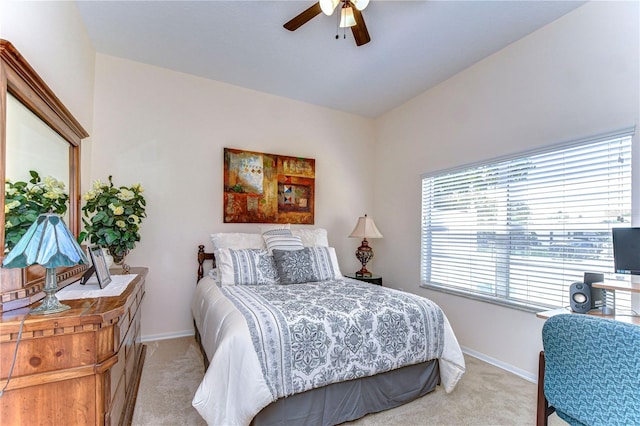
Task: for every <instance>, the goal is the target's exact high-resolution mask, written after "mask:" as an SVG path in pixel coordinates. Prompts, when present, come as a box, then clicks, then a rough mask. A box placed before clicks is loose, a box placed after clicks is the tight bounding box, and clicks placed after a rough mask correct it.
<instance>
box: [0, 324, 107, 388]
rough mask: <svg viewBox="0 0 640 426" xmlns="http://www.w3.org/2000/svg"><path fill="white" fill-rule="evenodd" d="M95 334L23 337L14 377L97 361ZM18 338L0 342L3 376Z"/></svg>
mask: <svg viewBox="0 0 640 426" xmlns="http://www.w3.org/2000/svg"><path fill="white" fill-rule="evenodd" d="M94 339H95V337H94V334H93V333H79V334H69V335H57V336H48V337H38V338H23V339H22V340H21V341H20V347H19V349H18V355H19V356H18V357H17V359H16V365H15V367H14V370H13V377H19V376H26V375H29V374H37V373H44V372H47V371H55V370H61V369H67V368H72V367H81V366H83V365H92V364H93V363H95V360H96V356H95V350H94V348H95V343H94V342H95V340H94ZM15 348H16V343H15V342H3V343H1V344H0V377H1V378H3V379H6V377H7V374H8V372H9V370H10V369H11V363H12V361H13V354H14V351H15Z"/></svg>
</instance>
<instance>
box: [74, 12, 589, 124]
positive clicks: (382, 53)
mask: <svg viewBox="0 0 640 426" xmlns="http://www.w3.org/2000/svg"><path fill="white" fill-rule="evenodd" d="M313 3H314V1H313V0H309V1H269V0H258V1H244V0H235V1H78V8H79V10H80V14H81V15H82V18H83V20H84V22H85V24H86V27H87V30H88V32H89V35H90V37H91V39H92V40H93V43H94V46H95V48H96V50H97V51H98V52H100V53H104V54H108V55H113V56H118V57H122V58H127V59H131V60H134V61H138V62H143V63H147V64H152V65H156V66H160V67H165V68H169V69H173V70H176V71H181V72H185V73H189V74H193V75H197V76H201V77H205V78H209V79H212V80H217V81H222V82H227V83H230V84H234V85H237V86H243V87H246V88H250V89H254V90H258V91H261V92H266V93H271V94H274V95H278V96H283V97H287V98H291V99H297V100H300V101H304V102H308V103H311V104H316V105H321V106H325V107H329V108H333V109H337V110H340V111H346V112H351V113H354V114H359V115H362V116H366V117H377V116H379V115H381V114H383V113H385V112H387V111H389V110H391V109H393V108H395V107H397V106H399V105H401V104H402V103H404V102H406V101H407V100H409V99H411V98H413V97H414V96H416V95H418V94H419V93H421V92H423V91H425V90H427V89H429V88H430V87H433V86H434V85H436V84H438V83H439V82H442V81H444V80H446V79H447V78H448V77H450V76H452V75H454V74H456V73H458V72H460V71H462V70H463V69H465V68H467V67H469V66H470V65H472V64H473V63H475V62H477V61H479V60H481V59H482V58H484V57H486V56H488V55H490V54H492V53H494V52H496V51H498V50H500V49H502V48H503V47H505V46H507V45H508V44H510V43H513V42H514V41H516V40H518V39H520V38H522V37H523V36H525V35H527V34H529V33H531V32H533V31H535V30H536V29H538V28H540V27H542V26H544V25H546V24H548V23H549V22H551V21H554V20H556V19H557V18H559V17H560V16H562V15H564V14H566V13H568V12H570V11H571V10H573V9H575V8H576V7H579V6H580V5H582V4H583V3H584V2H582V1H567V0H562V1H539V0H537V1H524V0H517V1H479V0H476V1H432V0H430V1H382V0H372V1H371V3H370V4H369V6H368V7H367V8H366V9H365V10H364V11H363V17H364V19H365V22H366V24H367V28H368V30H369V34H370V35H371V42H370V43H368V44H366V45H364V46H361V47H356V45H355V43H354V42H353V37H352V35H351V32H350V31H348V32H347V33H346V39H343V38H342V32H341V33H340V34H341V35H340V39H339V40H336V39H335V35H336V27H337V13H335V14H334V15H333V16H330V17H329V16H325V15H322V14H320V15H318V16H316V17H315V18H313V19H312V20H311V21H309V22H308V23H306V24H305V25H303V26H302V27H300V28H299V29H298V30H296V31H295V32H290V31H287V30H285V29H284V28H283V27H282V25H283V24H284V23H285V22H287V21H288V20H289V19H291V18H293V17H294V16H296V15H297V14H298V13H300V12H302V11H303V10H305V9H306V8H307V7H309V6H311V5H312V4H313Z"/></svg>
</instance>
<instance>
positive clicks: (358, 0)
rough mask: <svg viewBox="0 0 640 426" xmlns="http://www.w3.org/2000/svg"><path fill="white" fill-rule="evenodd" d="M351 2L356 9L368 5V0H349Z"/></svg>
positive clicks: (362, 8) (361, 8)
mask: <svg viewBox="0 0 640 426" xmlns="http://www.w3.org/2000/svg"><path fill="white" fill-rule="evenodd" d="M351 3H353V5H354V6H355V7H356V9H358V10H364V9H365V8H366V7H367V6H368V5H369V0H351Z"/></svg>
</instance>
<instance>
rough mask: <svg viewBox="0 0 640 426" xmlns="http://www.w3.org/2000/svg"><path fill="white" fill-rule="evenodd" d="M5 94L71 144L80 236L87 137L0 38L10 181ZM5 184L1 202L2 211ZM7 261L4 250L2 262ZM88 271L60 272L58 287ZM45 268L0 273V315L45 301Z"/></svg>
mask: <svg viewBox="0 0 640 426" xmlns="http://www.w3.org/2000/svg"><path fill="white" fill-rule="evenodd" d="M7 93H10V94H11V95H13V96H14V97H15V98H16V99H17V100H19V101H20V102H21V103H22V104H23V105H24V106H25V107H27V108H28V109H29V110H30V111H31V112H33V113H34V114H35V115H36V116H38V117H39V118H40V119H41V120H42V121H43V122H44V123H45V124H47V125H48V126H49V127H50V128H51V129H53V130H54V131H55V132H56V133H58V134H59V135H60V136H62V138H64V139H65V140H66V141H67V142H68V143H69V188H68V189H69V210H68V212H69V223H68V225H69V229H71V232H73V234H74V235H75V236H78V234H79V232H80V194H79V192H80V142H81V140H82V139H84V138H86V137H88V136H89V134H88V133H87V132H86V130H84V129H83V128H82V126H81V125H80V123H79V122H78V121H77V120H76V119H75V118H74V117H73V115H72V114H71V113H70V112H69V110H68V109H67V108H66V107H65V106H64V104H63V103H62V102H61V101H60V99H58V97H57V96H56V95H55V94H54V93H53V91H52V90H51V89H50V88H49V86H47V84H46V83H45V82H44V80H42V78H40V76H39V75H38V74H37V73H36V71H35V70H34V69H33V68H32V67H31V66H30V65H29V63H28V62H27V61H26V59H24V57H23V56H22V55H21V54H20V53H19V52H18V50H17V49H16V48H15V47H14V46H13V45H12V44H11V42H9V41H7V40H2V39H0V164H1V165H2V167H1V168H0V176H1V177H2V182H3V183H4V182H5V179H6V167H5V165H6V161H7V158H6V142H7V141H6V130H7V128H6V126H7V123H6V117H7ZM4 190H5V189H4V184H3V186H2V190H0V201H1V202H2V205H3V206H4V201H5V194H4ZM4 217H5V216H4V209H1V210H0V220H1V222H2V227H1V228H0V241H2V243H3V247H4V236H5V229H4V220H5V219H4ZM3 258H4V249H3V252H2V253H0V260H2V259H3ZM84 269H86V265H78V266H74V267H69V268H58V270H57V275H58V286H59V287H62V286H64V285H65V284H68V282H67V283H65V280H67V281H68V279H69V278H70V277H73V276H75V275H77V274H78V273H80V272H82V270H84ZM44 272H45V269H44V268H42V267H40V266H39V265H34V266H31V267H29V268H26V269H1V268H0V312H3V311H8V310H12V309H17V308H21V307H24V306H27V305H29V304H31V303H33V302H36V301H38V300H40V299H42V297H44V292H43V291H42V287H43V286H44Z"/></svg>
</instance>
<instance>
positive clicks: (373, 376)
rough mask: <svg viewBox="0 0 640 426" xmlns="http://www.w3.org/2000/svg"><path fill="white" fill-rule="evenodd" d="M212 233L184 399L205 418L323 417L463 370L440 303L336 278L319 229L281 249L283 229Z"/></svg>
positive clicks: (381, 402)
mask: <svg viewBox="0 0 640 426" xmlns="http://www.w3.org/2000/svg"><path fill="white" fill-rule="evenodd" d="M314 232H315V231H314ZM324 232H325V233H326V231H324ZM214 235H216V236H218V237H219V238H223V239H224V238H225V237H224V234H214ZM214 235H212V241H213V244H214V252H215V255H214V253H206V252H205V251H204V246H202V245H201V246H199V248H198V280H197V287H196V292H195V294H194V297H193V301H192V306H191V311H192V315H193V319H194V326H195V332H196V340H197V341H198V343H199V344H200V348H201V350H202V353H203V356H204V359H205V366H206V372H205V375H204V377H203V379H202V382H201V383H200V385H199V387H198V390H197V391H196V394H195V396H194V398H193V406H194V407H195V408H196V409H197V410H198V412H199V413H200V415H201V416H202V417H203V418H204V419H205V420H206V421H207V423H208V424H210V425H248V424H254V425H285V424H296V425H303V424H308V425H320V424H321V425H334V424H339V423H343V422H345V421H350V420H355V419H357V418H360V417H362V416H364V415H366V414H368V413H373V412H377V411H382V410H386V409H389V408H393V407H396V406H399V405H401V404H404V403H406V402H409V401H411V400H414V399H416V398H418V397H420V396H423V395H425V394H427V393H429V392H431V391H433V390H434V389H435V388H436V386H437V385H441V386H442V387H443V388H444V390H445V391H446V392H451V391H452V390H453V389H454V387H455V386H456V384H457V382H458V381H459V380H460V378H461V376H462V374H463V373H464V369H465V364H464V358H463V356H462V352H461V350H460V347H459V345H458V342H457V340H456V338H455V335H454V333H453V331H452V329H451V326H450V324H449V321H448V320H447V317H446V315H445V314H444V313H443V312H442V310H441V309H440V308H439V307H438V306H437V305H436V304H435V303H433V302H432V301H430V300H428V299H426V298H423V297H420V296H416V295H413V294H409V293H405V292H401V291H397V290H394V289H390V288H384V287H381V286H376V285H372V284H368V283H365V282H362V281H357V280H353V279H349V278H346V277H343V276H342V275H341V273H340V270H339V266H338V262H337V259H336V257H335V250H333V249H332V248H331V247H328V243H327V241H326V236H325V235H326V234H324V233H322V232H321V233H320V235H321V238H319V239H318V238H317V234H315V235H311V237H313V238H307V239H306V240H305V238H301V239H300V242H301V243H303V244H301V245H300V246H299V247H298V246H296V247H287V248H286V249H285V247H284V246H282V243H283V242H282V240H283V239H285V240H286V239H287V238H288V237H289V236H290V235H291V234H288V235H286V236H285V238H283V237H282V236H278V237H276V238H275V240H278V243H274V244H271V245H269V244H266V246H265V245H264V242H263V241H262V239H261V238H258V236H260V237H266V234H265V235H262V234H230V235H232V237H230V238H231V241H233V243H232V244H227V243H224V242H223V243H221V241H220V240H216V238H214ZM221 235H222V237H221ZM239 235H242V236H241V237H239ZM307 237H309V235H307ZM267 243H268V241H267ZM287 244H289V242H288V241H285V242H284V245H285V246H286V245H287ZM207 261H211V263H212V267H211V268H210V270H209V271H208V273H205V269H206V267H205V262H207Z"/></svg>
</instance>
